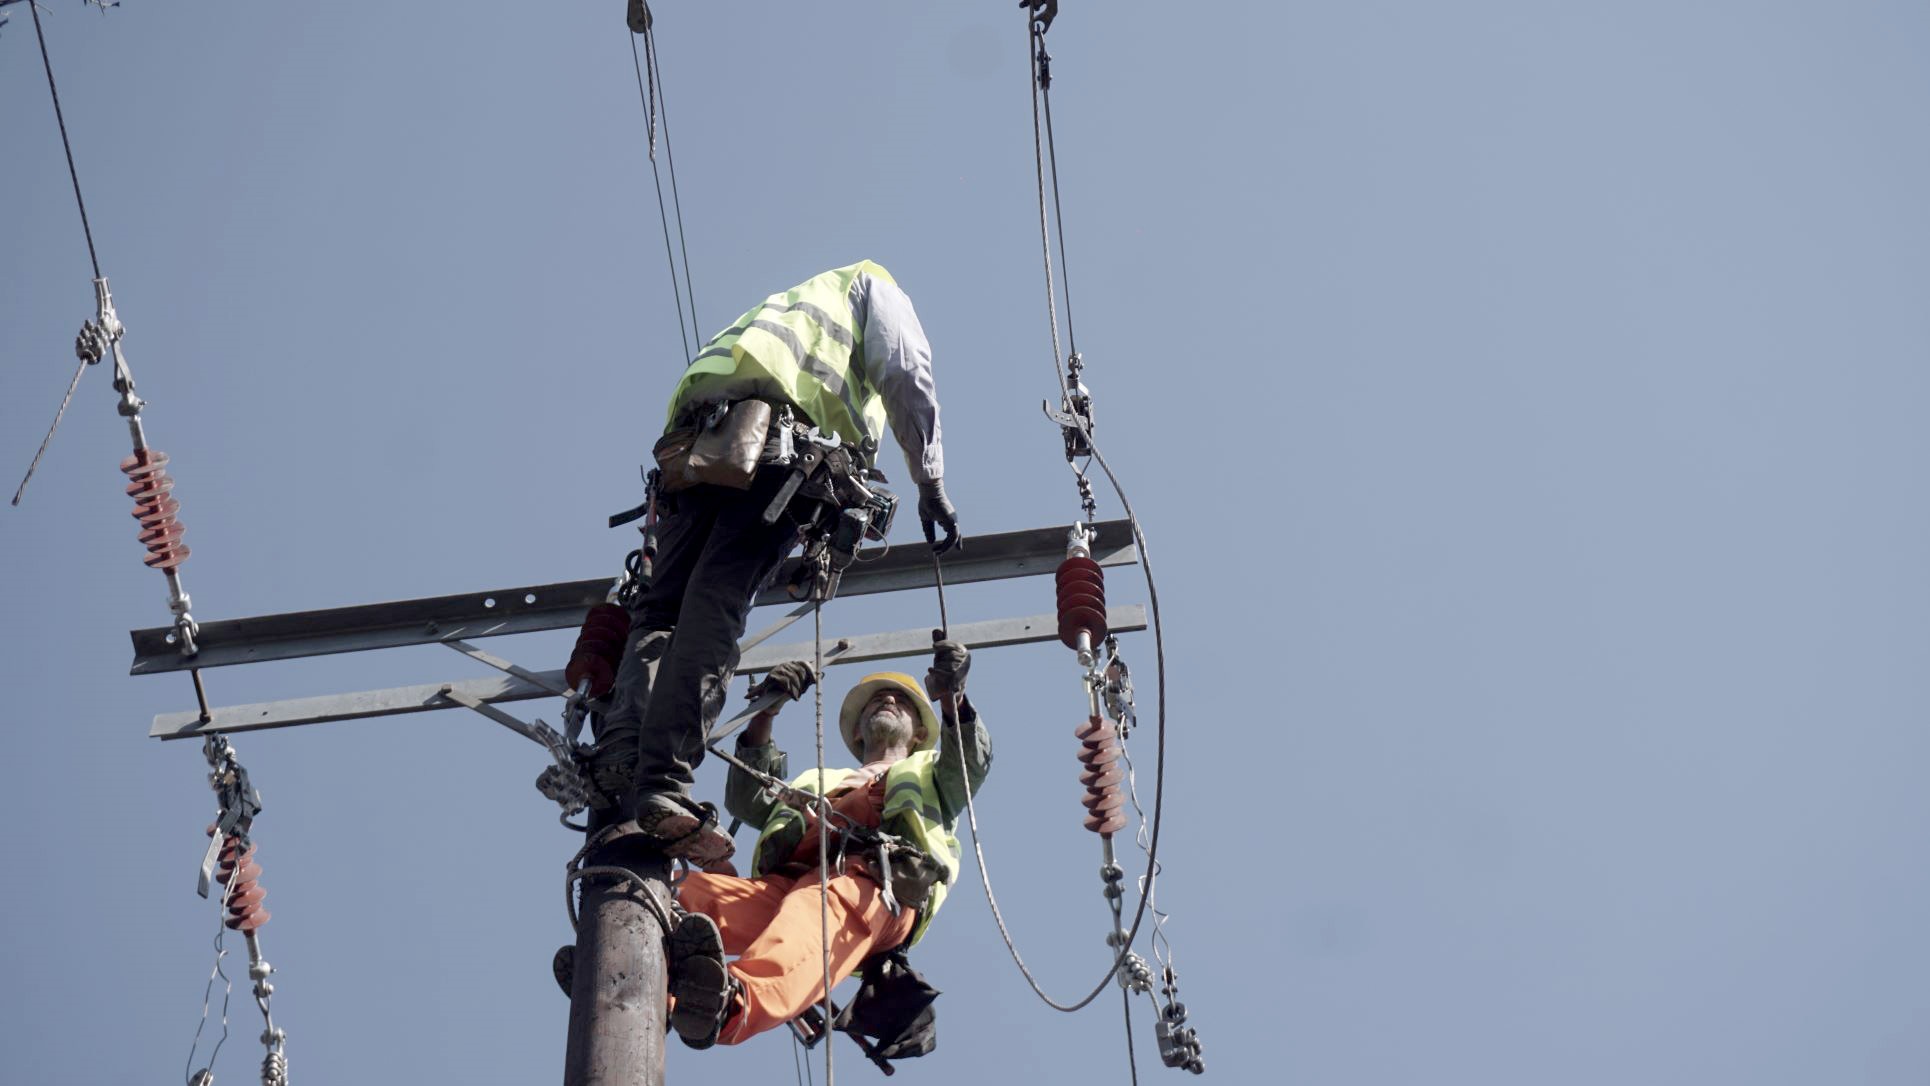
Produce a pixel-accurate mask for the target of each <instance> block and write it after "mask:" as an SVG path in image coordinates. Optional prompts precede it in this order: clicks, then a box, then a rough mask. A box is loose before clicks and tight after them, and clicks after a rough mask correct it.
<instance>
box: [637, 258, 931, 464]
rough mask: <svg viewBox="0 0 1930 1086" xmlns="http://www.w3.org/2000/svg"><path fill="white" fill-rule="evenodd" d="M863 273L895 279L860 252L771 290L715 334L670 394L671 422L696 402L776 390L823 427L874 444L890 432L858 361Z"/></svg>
mask: <svg viewBox="0 0 1930 1086" xmlns="http://www.w3.org/2000/svg"><path fill="white" fill-rule="evenodd" d="M863 275H872V276H876V277H878V278H880V279H883V280H884V281H885V282H893V280H892V278H891V273H890V272H887V271H885V269H884V268H882V267H880V266H878V265H877V264H875V263H873V262H871V261H869V260H861V261H859V262H858V263H856V264H853V265H851V266H850V267H846V268H836V269H833V270H832V271H828V272H825V273H823V274H821V275H816V276H813V277H811V278H810V279H807V280H805V281H804V282H802V283H799V284H798V285H797V286H795V287H792V288H791V289H790V290H787V291H784V292H783V293H781V294H773V295H771V296H770V297H768V298H766V299H764V300H763V301H762V302H760V303H758V305H757V306H756V307H754V308H753V309H751V311H750V312H748V313H745V314H744V315H743V316H742V317H739V318H738V319H737V320H736V322H735V323H733V324H732V325H731V326H730V327H729V328H726V329H724V330H723V331H722V332H719V333H717V335H715V336H713V337H711V340H710V342H709V343H706V344H704V349H703V350H701V351H699V352H698V353H697V357H696V358H695V359H693V360H692V361H691V363H690V367H689V368H688V369H686V370H685V371H684V377H683V380H682V381H680V382H679V383H678V385H677V390H676V393H675V394H674V395H672V396H671V399H670V424H671V425H672V426H675V425H676V424H677V423H678V422H679V421H680V420H679V415H680V414H681V413H682V411H683V410H684V408H686V407H687V406H689V405H690V404H693V403H698V402H703V401H706V400H714V399H719V398H733V397H737V396H738V394H739V393H744V394H748V395H762V396H768V395H769V394H770V393H776V394H777V395H778V397H779V398H780V400H787V401H789V402H791V403H793V404H796V405H797V407H798V409H799V410H801V411H803V412H804V413H805V415H807V416H809V418H810V419H811V421H812V422H815V423H817V425H818V426H819V428H820V429H824V430H829V431H832V432H835V433H836V434H837V435H838V436H839V437H841V438H843V439H844V440H846V441H848V442H850V443H851V444H853V445H863V444H864V443H865V442H867V441H869V442H870V443H871V447H872V448H874V449H875V448H876V447H877V446H878V443H879V442H881V441H882V440H883V439H884V434H885V403H884V400H883V399H882V398H881V397H880V396H879V394H878V390H877V389H875V388H873V387H872V386H871V382H870V381H869V380H867V379H866V377H865V372H864V369H863V367H862V366H859V365H853V359H854V357H862V354H861V352H862V350H863V347H862V344H861V342H860V339H861V337H862V336H863V335H864V327H865V319H864V318H865V314H864V310H863V292H862V291H861V290H860V289H859V278H860V276H863ZM714 378H731V379H735V380H724V381H719V380H715V379H714ZM733 386H737V387H733ZM744 386H752V387H744Z"/></svg>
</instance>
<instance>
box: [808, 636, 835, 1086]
mask: <svg viewBox="0 0 1930 1086" xmlns="http://www.w3.org/2000/svg"><path fill="white" fill-rule="evenodd" d="M811 674H812V676H813V677H814V678H815V679H816V681H815V682H813V683H812V684H811V689H812V690H813V691H814V694H813V695H812V699H811V701H812V705H813V707H814V708H815V709H816V711H817V742H818V796H817V801H816V806H817V808H818V940H819V948H820V949H821V950H822V951H823V958H824V1030H825V1036H826V1038H827V1041H826V1044H825V1046H824V1083H825V1086H831V1084H832V1082H833V1081H834V1080H833V1079H832V1077H831V1050H832V1049H833V1048H835V1047H837V1046H836V1045H833V1044H830V1043H829V1040H828V1038H829V1037H830V1033H831V1020H832V1018H833V1017H835V1016H834V1014H833V1013H832V1010H831V801H830V799H829V797H827V796H826V795H825V793H826V792H829V791H830V789H829V788H826V787H825V786H824V608H823V607H814V608H812V609H811Z"/></svg>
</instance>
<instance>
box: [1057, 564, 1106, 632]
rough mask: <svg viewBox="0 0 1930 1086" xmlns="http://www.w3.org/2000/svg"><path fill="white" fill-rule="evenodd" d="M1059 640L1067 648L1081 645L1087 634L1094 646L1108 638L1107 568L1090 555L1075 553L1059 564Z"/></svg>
mask: <svg viewBox="0 0 1930 1086" xmlns="http://www.w3.org/2000/svg"><path fill="white" fill-rule="evenodd" d="M1057 580H1058V582H1059V640H1060V641H1062V642H1064V643H1065V646H1066V648H1069V649H1076V648H1078V647H1079V635H1080V634H1081V633H1084V634H1085V635H1086V647H1087V648H1091V647H1092V646H1094V645H1097V644H1098V643H1099V642H1101V641H1104V640H1105V639H1106V571H1105V570H1103V569H1101V568H1100V567H1099V563H1097V562H1095V561H1093V560H1092V559H1090V558H1082V557H1078V556H1076V555H1075V556H1074V557H1071V558H1068V559H1066V560H1065V561H1063V562H1060V563H1059V573H1058V577H1057Z"/></svg>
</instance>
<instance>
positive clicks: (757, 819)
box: [724, 696, 992, 831]
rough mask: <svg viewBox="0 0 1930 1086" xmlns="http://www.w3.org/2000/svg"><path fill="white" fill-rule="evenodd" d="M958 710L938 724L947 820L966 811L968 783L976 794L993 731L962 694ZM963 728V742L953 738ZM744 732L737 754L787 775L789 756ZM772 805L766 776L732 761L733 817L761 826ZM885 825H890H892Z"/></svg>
mask: <svg viewBox="0 0 1930 1086" xmlns="http://www.w3.org/2000/svg"><path fill="white" fill-rule="evenodd" d="M958 715H959V724H960V725H961V726H960V728H959V729H958V730H957V731H954V730H953V728H952V727H951V725H950V724H946V723H942V722H941V724H940V726H939V742H938V766H937V769H936V774H937V782H938V801H939V807H940V813H941V814H943V815H944V818H945V824H946V825H947V826H950V825H951V824H952V823H953V822H955V821H957V820H958V817H959V816H960V815H961V814H963V813H964V812H965V800H966V789H967V788H968V787H969V788H970V789H971V795H974V796H976V795H977V794H978V790H979V787H980V786H981V785H983V784H984V783H985V775H986V774H987V773H989V772H991V770H992V736H991V733H990V732H988V731H987V730H986V728H985V721H984V720H983V719H982V718H981V717H980V716H979V715H978V711H977V710H976V709H974V708H973V707H972V704H971V702H970V701H969V700H967V699H966V698H964V697H963V696H961V697H960V698H959V699H958ZM961 733H962V737H963V739H964V743H963V744H960V743H959V742H957V741H956V740H958V739H959V738H960V737H961ZM744 738H745V737H744V736H739V737H738V739H737V756H738V757H739V758H741V759H743V760H744V762H745V764H747V765H749V766H752V767H753V768H755V769H757V770H758V771H760V772H763V773H768V774H770V775H771V776H773V777H776V778H778V779H779V780H785V781H788V780H790V779H791V773H790V756H789V755H787V754H785V752H784V751H782V750H779V749H778V746H777V744H776V743H759V744H747V743H745V742H744ZM826 768H827V769H828V768H830V767H826ZM776 806H777V802H776V801H775V800H773V799H772V798H771V796H770V794H769V793H768V792H766V791H765V790H764V782H762V781H760V780H758V779H757V778H756V777H753V776H751V775H750V774H749V773H746V772H744V771H743V770H741V769H739V768H737V767H736V766H731V767H730V776H729V777H728V778H727V779H726V780H725V782H724V809H725V810H727V811H729V812H730V813H731V815H732V816H733V817H735V818H739V819H742V820H743V821H744V823H745V824H746V825H749V826H753V827H755V828H757V829H758V830H762V829H763V828H764V823H765V822H766V821H767V820H768V819H769V818H770V817H771V811H772V810H773V809H775V808H776ZM885 829H886V830H887V831H889V830H890V827H889V826H887V827H885Z"/></svg>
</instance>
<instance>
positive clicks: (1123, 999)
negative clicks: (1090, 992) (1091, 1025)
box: [1119, 988, 1139, 1086]
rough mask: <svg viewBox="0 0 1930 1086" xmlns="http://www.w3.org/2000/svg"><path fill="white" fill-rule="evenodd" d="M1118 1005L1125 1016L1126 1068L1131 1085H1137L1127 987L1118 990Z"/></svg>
mask: <svg viewBox="0 0 1930 1086" xmlns="http://www.w3.org/2000/svg"><path fill="white" fill-rule="evenodd" d="M1119 1005H1120V1006H1121V1007H1122V1008H1123V1009H1124V1010H1125V1017H1126V1069H1127V1070H1128V1071H1129V1072H1130V1073H1131V1074H1132V1082H1133V1086H1139V1057H1138V1055H1136V1054H1135V1053H1134V1052H1133V994H1132V992H1131V991H1130V990H1129V989H1125V988H1121V989H1120V990H1119Z"/></svg>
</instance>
